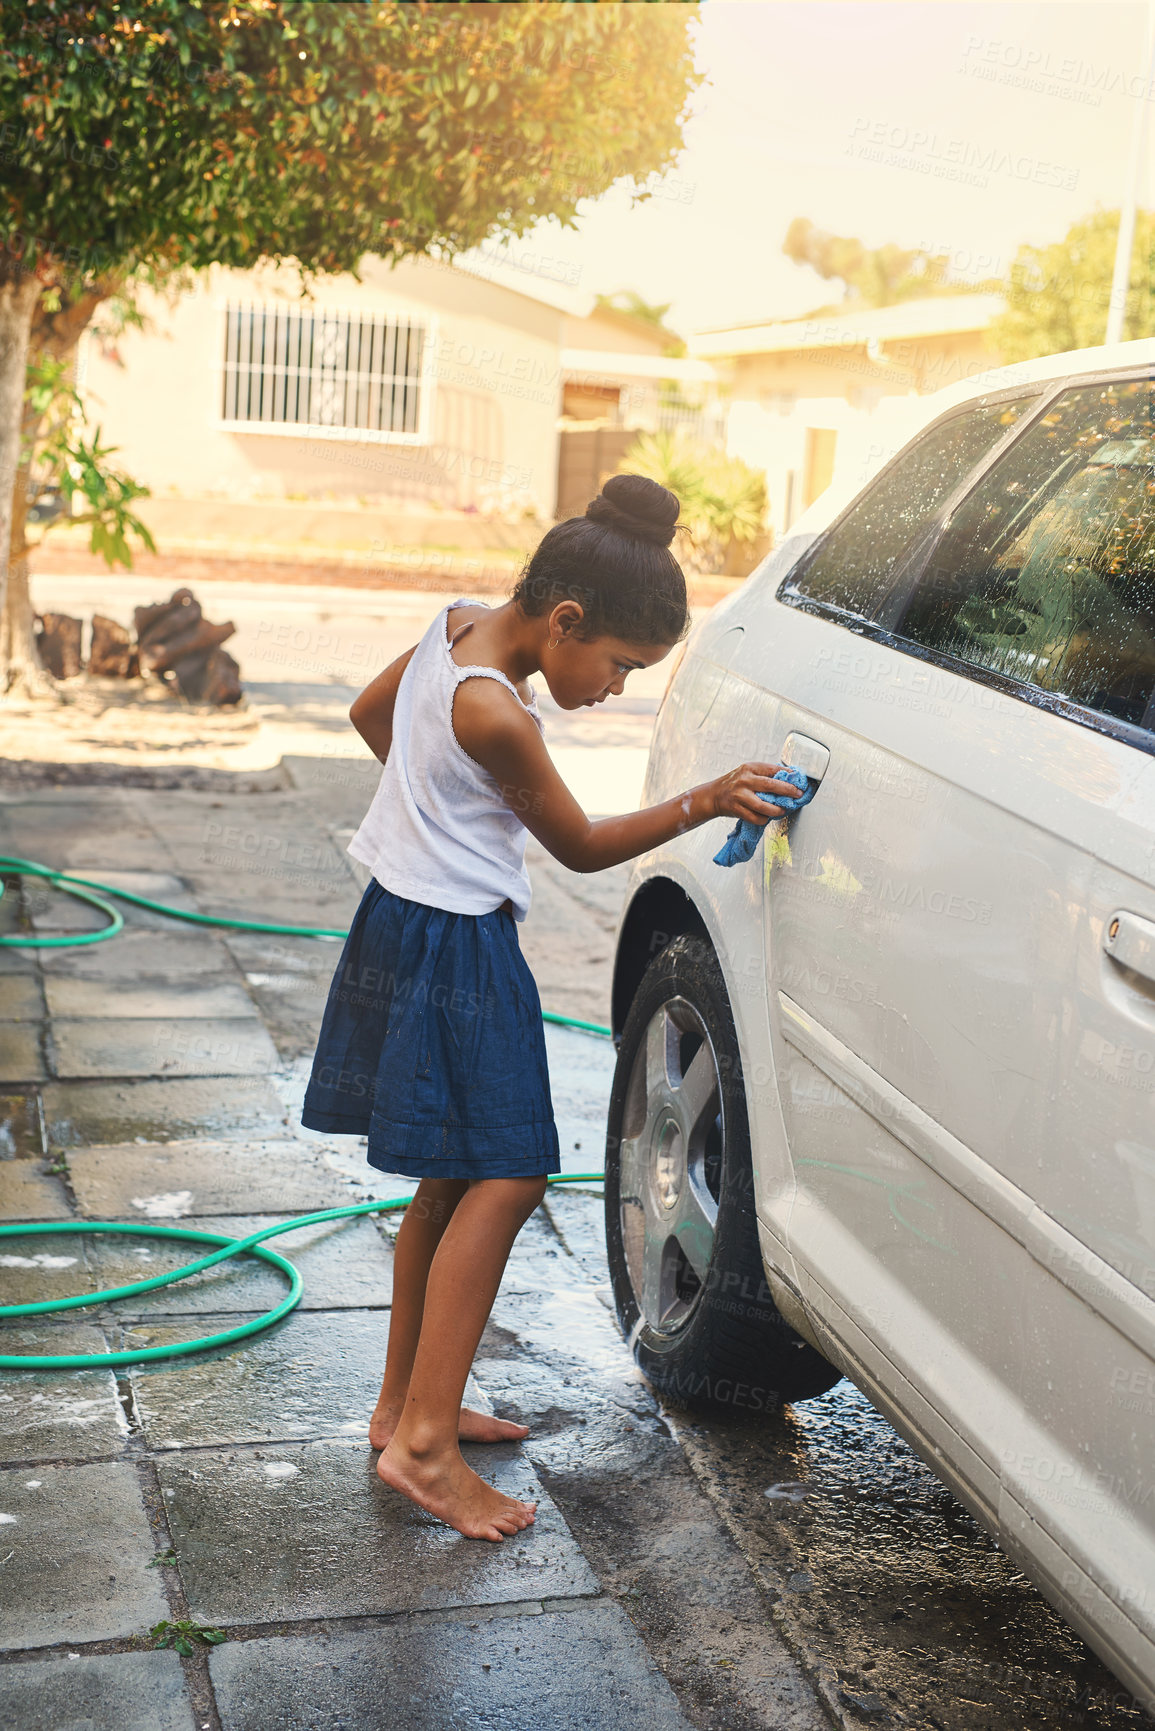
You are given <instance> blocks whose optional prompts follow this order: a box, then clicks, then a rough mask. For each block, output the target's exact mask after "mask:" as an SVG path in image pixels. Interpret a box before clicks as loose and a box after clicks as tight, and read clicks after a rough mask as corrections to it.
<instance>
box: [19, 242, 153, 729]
mask: <svg viewBox="0 0 1155 1731" xmlns="http://www.w3.org/2000/svg"><path fill="white" fill-rule="evenodd" d="M122 282H123V275H122V274H121V275H110V276H108V277H106V278H102V279H100V280H98V281H95V282H92V283H90V284H89V285H88V287H87V288H85V289H84V291H83V293H81V294H79V295H77V297H76V299H75V300H69V299H65V300H64V304H63V305H62V306H61V307H60V308H59V309H58V310H57V311H56V312H51V311H49V310H48V308H47V307H46V306H45V303H44V300H43V299H42V298H41V296H42V291H43V289H44V287H45V284H44V283H42V282H41V281H39V279H37V278H36V277H33V276H27V277H22V278H20V279H19V281H18V282H13V283H9V284H6V285H0V696H2V695H3V693H4V692H5V691H11V690H12V689H13V688H19V689H20V690H22V691H24V692H28V693H31V694H35V695H38V696H47V695H49V694H50V693H51V692H52V690H53V685H52V681H51V679H50V678H49V677H48V675H47V673H46V672H45V671H44V668H43V666H42V665H41V661H40V656H39V654H38V652H37V648H36V636H35V632H34V631H33V628H32V621H33V611H32V595H31V590H30V588H29V571H28V555H29V552H30V551H31V550H32V549H31V548H30V547H29V546H28V542H27V538H26V535H25V527H26V524H27V521H28V504H29V499H28V475H29V466H30V464H31V461H32V458H33V457H34V455H35V451H36V441H37V438H38V436H39V433H40V429H41V425H42V421H43V417H42V416H40V415H37V414H36V413H35V412H34V411H33V409H32V406H31V404H29V403H27V402H25V400H24V391H25V386H26V380H27V370H28V363H29V361H30V360H31V359H32V357H33V355H34V354H39V353H47V354H50V355H52V356H53V357H54V358H55V359H56V360H62V361H63V360H68V359H69V357H70V356H71V355H72V354H74V353H75V350H76V346H77V344H78V343H79V341H80V338H81V335H82V334H83V332H84V330H85V328H86V326H87V325H88V324H89V322H90V320H91V319H92V317H93V314H94V313H95V312H96V311H97V309H98V307H99V306H100V305H101V303H102V302H103V301H105V300H107V299H108V297H109V295H110V294H113V293H115V292H116V290H117V289H118V288H119V287H120V286H121V284H122ZM29 284H30V285H31V289H30V291H29V292H30V304H29V307H28V309H27V319H28V324H27V326H26V327H25V328H24V331H23V345H24V346H23V352H22V357H21V360H20V364H19V368H18V369H16V368H15V366H14V361H13V355H14V351H13V349H12V346H11V343H10V342H9V340H8V333H9V323H10V320H11V317H12V312H11V309H10V307H9V306H8V303H6V302H5V299H4V297H5V296H6V295H7V296H9V297H11V296H13V295H16V294H18V293H20V292H21V291H22V289H23V288H24V287H25V286H26V285H29ZM56 286H57V287H59V284H57V285H56ZM9 438H11V439H12V441H13V443H12V452H13V455H12V460H11V462H6V461H5V450H6V443H5V441H6V440H8V439H9ZM22 459H23V460H22ZM6 475H10V476H11V477H12V481H11V485H10V486H6V485H5V484H4V477H5V476H6ZM6 513H7V523H6V522H5V514H6Z"/></svg>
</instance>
